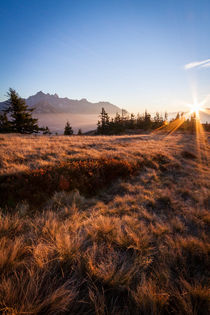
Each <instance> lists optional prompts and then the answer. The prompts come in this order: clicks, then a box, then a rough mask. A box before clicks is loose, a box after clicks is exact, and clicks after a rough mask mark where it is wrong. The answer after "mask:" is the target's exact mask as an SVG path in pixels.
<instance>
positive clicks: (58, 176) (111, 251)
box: [0, 133, 210, 315]
mask: <svg viewBox="0 0 210 315" xmlns="http://www.w3.org/2000/svg"><path fill="white" fill-rule="evenodd" d="M209 139H210V135H209V134H206V141H205V142H204V141H203V139H201V140H202V143H198V142H197V140H196V136H195V135H194V134H185V135H184V134H179V133H177V134H173V135H170V136H168V137H165V136H163V135H135V136H95V137H94V136H92V137H91V136H71V137H68V136H35V135H30V136H23V135H22V136H20V135H14V134H10V135H0V203H1V209H0V210H1V212H0V312H1V313H2V314H11V315H12V314H13V315H14V314H98V315H99V314H100V315H101V314H132V315H133V314H145V315H146V314H204V315H205V314H209V302H210V300H209V280H210V277H209V253H210V245H209V223H210V214H209V208H210V194H209V184H210V183H209V178H210V176H209V175H210V170H209Z"/></svg>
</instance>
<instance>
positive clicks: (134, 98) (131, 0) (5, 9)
mask: <svg viewBox="0 0 210 315" xmlns="http://www.w3.org/2000/svg"><path fill="white" fill-rule="evenodd" d="M209 30H210V1H209V0H191V1H189V0H158V1H157V0H145V1H141V0H110V1H109V0H0V45H1V46H0V101H3V100H5V99H6V93H7V91H8V89H9V87H12V88H14V89H16V90H17V92H18V93H19V94H20V96H22V97H24V98H26V97H28V96H30V95H33V94H35V93H37V92H38V91H40V90H42V91H43V92H45V93H50V94H54V93H57V94H58V95H59V96H60V97H69V98H71V99H81V98H87V99H88V100H89V101H93V102H97V101H109V102H111V103H113V104H115V105H118V106H120V107H122V108H125V109H127V110H128V111H129V112H134V113H137V112H142V111H144V109H145V108H146V109H147V110H148V111H150V112H155V111H157V110H158V111H162V112H164V111H165V110H167V111H168V112H175V111H181V110H186V108H187V105H186V104H188V103H192V102H193V99H194V97H197V99H198V101H199V102H200V101H202V100H203V99H204V98H206V97H207V102H206V104H205V106H206V107H210V100H209V99H208V95H209V94H210V37H209Z"/></svg>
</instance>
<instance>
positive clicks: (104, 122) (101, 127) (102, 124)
mask: <svg viewBox="0 0 210 315" xmlns="http://www.w3.org/2000/svg"><path fill="white" fill-rule="evenodd" d="M99 117H100V120H99V121H98V123H97V133H100V134H107V133H109V125H110V122H109V120H110V118H109V115H108V114H107V112H106V111H105V109H104V108H103V107H102V109H101V113H100V116H99Z"/></svg>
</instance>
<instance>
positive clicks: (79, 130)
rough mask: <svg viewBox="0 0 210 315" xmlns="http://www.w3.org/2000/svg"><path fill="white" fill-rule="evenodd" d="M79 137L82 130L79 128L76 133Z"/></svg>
mask: <svg viewBox="0 0 210 315" xmlns="http://www.w3.org/2000/svg"><path fill="white" fill-rule="evenodd" d="M77 134H78V135H79V136H81V135H82V129H81V128H79V129H78V133H77Z"/></svg>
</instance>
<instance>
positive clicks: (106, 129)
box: [97, 108, 168, 134]
mask: <svg viewBox="0 0 210 315" xmlns="http://www.w3.org/2000/svg"><path fill="white" fill-rule="evenodd" d="M99 117H100V119H99V121H98V124H97V133H98V134H120V133H123V132H125V131H126V130H127V129H142V130H145V131H146V130H154V129H157V128H159V127H161V126H162V125H164V124H165V122H166V121H167V120H168V114H167V113H165V114H164V117H163V116H162V115H161V114H159V113H156V115H155V116H154V117H153V118H152V117H151V114H149V113H148V112H147V110H145V113H144V114H143V115H140V114H138V115H137V116H135V115H134V114H130V115H128V114H127V112H126V111H122V114H121V115H120V114H119V113H117V114H116V116H115V117H114V118H110V116H109V115H108V113H107V112H106V111H105V109H104V108H102V111H101V114H100V116H99Z"/></svg>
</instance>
